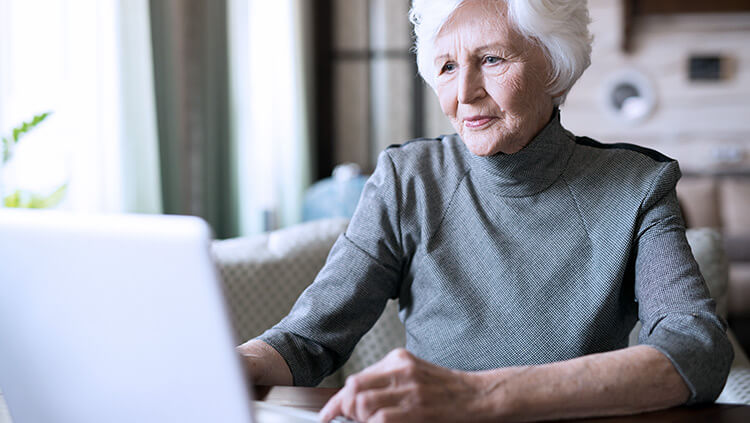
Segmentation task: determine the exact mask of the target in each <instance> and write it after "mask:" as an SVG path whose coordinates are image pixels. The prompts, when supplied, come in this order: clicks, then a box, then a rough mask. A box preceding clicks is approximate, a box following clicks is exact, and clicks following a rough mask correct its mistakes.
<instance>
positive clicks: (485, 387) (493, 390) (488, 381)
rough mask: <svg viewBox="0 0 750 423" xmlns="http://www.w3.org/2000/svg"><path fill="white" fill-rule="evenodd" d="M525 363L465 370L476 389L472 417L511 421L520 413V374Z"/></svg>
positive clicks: (473, 387)
mask: <svg viewBox="0 0 750 423" xmlns="http://www.w3.org/2000/svg"><path fill="white" fill-rule="evenodd" d="M524 369H526V368H525V367H506V368H500V369H493V370H487V371H479V372H466V373H464V376H463V377H464V381H465V382H464V383H466V384H467V386H470V387H471V391H472V392H474V393H475V395H474V400H473V401H472V402H471V403H470V404H469V406H468V411H469V413H470V414H468V415H469V416H471V420H472V421H498V420H503V421H508V420H509V419H510V420H513V418H514V417H519V416H518V408H519V407H518V402H519V398H517V393H518V392H519V388H520V386H519V382H518V381H517V376H518V375H519V374H521V373H523V371H524Z"/></svg>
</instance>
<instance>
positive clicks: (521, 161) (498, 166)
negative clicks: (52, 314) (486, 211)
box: [462, 109, 575, 197]
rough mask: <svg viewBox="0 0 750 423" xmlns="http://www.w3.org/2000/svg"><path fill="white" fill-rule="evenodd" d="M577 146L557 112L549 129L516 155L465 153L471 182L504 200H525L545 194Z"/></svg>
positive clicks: (464, 147)
mask: <svg viewBox="0 0 750 423" xmlns="http://www.w3.org/2000/svg"><path fill="white" fill-rule="evenodd" d="M462 144H463V142H462ZM574 146H575V142H574V141H573V140H572V139H571V135H570V133H569V132H567V131H566V130H565V128H563V127H562V125H561V124H560V111H559V110H558V109H555V111H554V113H553V114H552V118H551V119H550V121H549V122H548V123H547V125H546V126H545V127H544V128H543V129H542V130H541V131H539V133H538V134H537V135H536V136H535V137H534V138H533V139H532V140H531V142H529V143H528V144H527V145H526V147H524V148H523V149H521V150H520V151H518V152H516V153H513V154H505V153H498V154H495V155H492V156H477V155H474V154H472V153H471V152H470V151H469V150H468V149H467V148H466V146H465V145H464V146H463V151H464V155H465V157H466V160H467V162H468V163H469V166H470V167H471V178H472V179H473V180H474V181H475V182H477V183H478V184H479V185H480V186H481V187H483V188H485V187H486V188H487V189H489V190H490V191H492V192H494V193H496V194H498V195H501V196H504V197H526V196H530V195H534V194H537V193H539V192H541V191H544V190H545V189H547V188H548V187H549V186H550V185H552V183H553V182H555V181H556V180H557V179H558V178H559V177H560V175H561V174H562V171H563V170H564V169H565V166H566V165H567V163H568V159H569V158H570V155H571V154H572V152H573V147H574Z"/></svg>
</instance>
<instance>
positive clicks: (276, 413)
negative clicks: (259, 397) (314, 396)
mask: <svg viewBox="0 0 750 423" xmlns="http://www.w3.org/2000/svg"><path fill="white" fill-rule="evenodd" d="M253 403H254V408H255V417H256V422H255V423H276V422H282V421H283V422H294V423H297V422H299V423H313V422H314V423H318V422H319V420H318V413H315V412H313V411H307V410H301V409H299V408H294V407H286V406H283V405H276V404H269V403H267V402H263V401H253ZM331 421H332V422H333V423H357V422H356V421H354V420H350V419H347V418H345V417H336V418H335V419H333V420H331Z"/></svg>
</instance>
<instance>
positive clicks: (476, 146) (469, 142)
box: [463, 137, 503, 156]
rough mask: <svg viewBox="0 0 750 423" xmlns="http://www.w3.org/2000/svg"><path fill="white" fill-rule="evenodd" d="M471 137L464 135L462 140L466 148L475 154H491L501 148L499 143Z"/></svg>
mask: <svg viewBox="0 0 750 423" xmlns="http://www.w3.org/2000/svg"><path fill="white" fill-rule="evenodd" d="M472 138H473V137H466V138H464V139H463V141H464V144H465V145H466V148H467V149H468V150H469V151H470V152H471V154H473V155H475V156H493V155H495V154H497V153H500V152H501V151H502V150H503V148H502V144H501V143H498V142H490V141H487V140H477V139H472Z"/></svg>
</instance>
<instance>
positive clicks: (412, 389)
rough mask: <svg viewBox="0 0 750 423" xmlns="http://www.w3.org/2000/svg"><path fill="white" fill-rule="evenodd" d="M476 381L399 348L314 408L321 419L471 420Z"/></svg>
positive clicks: (476, 409)
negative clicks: (323, 404) (318, 412)
mask: <svg viewBox="0 0 750 423" xmlns="http://www.w3.org/2000/svg"><path fill="white" fill-rule="evenodd" d="M482 391H483V388H482V381H481V378H479V377H475V375H474V374H472V373H467V372H461V371H457V370H451V369H447V368H444V367H440V366H436V365H434V364H431V363H428V362H426V361H424V360H421V359H419V358H417V357H415V356H414V355H412V354H411V353H409V352H408V351H406V350H405V349H397V350H393V351H392V352H391V353H389V354H388V355H387V356H386V357H385V358H384V359H383V360H381V361H379V362H378V363H375V364H374V365H372V366H370V367H368V368H366V369H365V370H363V371H362V372H360V373H357V374H355V375H352V376H349V378H347V380H346V385H345V386H344V387H343V388H342V389H341V390H340V391H339V392H338V393H337V394H336V395H334V396H333V397H332V398H331V399H330V400H329V401H328V403H327V404H326V405H325V407H324V408H323V409H322V410H321V411H320V418H321V421H323V422H326V423H327V422H329V421H330V420H331V419H333V418H334V417H336V416H345V417H348V418H350V419H354V420H357V421H359V422H423V421H429V422H442V421H445V422H459V421H477V420H479V417H481V416H480V415H481V414H482V413H481V410H482V406H481V405H482V399H483V397H484V395H482Z"/></svg>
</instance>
